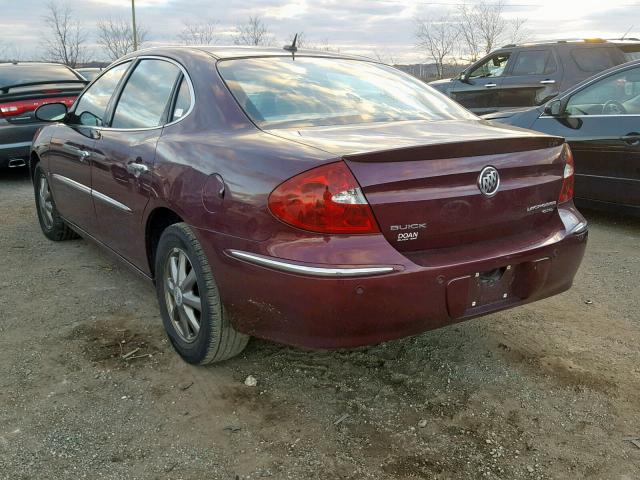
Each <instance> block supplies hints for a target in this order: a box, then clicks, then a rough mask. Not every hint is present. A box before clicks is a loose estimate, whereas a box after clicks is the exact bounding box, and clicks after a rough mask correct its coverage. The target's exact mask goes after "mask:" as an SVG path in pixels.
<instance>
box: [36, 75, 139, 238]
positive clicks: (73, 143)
mask: <svg viewBox="0 0 640 480" xmlns="http://www.w3.org/2000/svg"><path fill="white" fill-rule="evenodd" d="M129 64H130V62H126V63H123V64H120V65H118V66H116V67H113V68H112V69H110V70H108V71H106V72H105V73H104V74H103V75H102V77H100V79H98V80H97V81H96V82H95V83H94V84H93V85H91V87H89V88H88V89H87V90H86V91H85V92H84V93H83V94H82V95H81V96H80V98H79V100H78V101H77V102H76V104H75V107H74V108H73V110H72V111H71V112H70V113H69V115H67V118H66V119H65V123H63V124H60V125H59V126H58V127H56V129H55V130H54V132H53V135H52V138H51V147H50V151H49V155H48V158H49V160H48V161H49V172H50V173H51V182H50V183H51V188H52V193H53V197H54V199H55V201H56V207H57V208H58V210H59V212H60V214H61V215H62V216H63V217H64V218H65V219H67V220H68V221H69V222H71V223H73V224H75V225H77V226H78V227H80V228H82V229H83V230H85V231H87V232H89V233H91V234H93V233H95V229H96V225H95V212H94V208H93V200H92V195H91V163H92V161H93V156H94V150H95V143H96V138H97V137H98V136H99V130H97V128H99V127H101V126H102V125H103V120H104V116H105V114H106V111H107V105H108V104H109V100H110V99H111V96H112V95H113V92H114V91H115V90H116V88H117V86H118V84H119V82H120V80H121V79H122V77H123V76H124V73H125V72H126V70H127V67H128V66H129Z"/></svg>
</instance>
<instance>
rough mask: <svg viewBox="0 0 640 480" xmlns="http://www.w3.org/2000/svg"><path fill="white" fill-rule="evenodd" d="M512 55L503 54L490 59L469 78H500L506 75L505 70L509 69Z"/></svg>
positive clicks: (472, 72) (474, 70)
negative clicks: (508, 64) (508, 65)
mask: <svg viewBox="0 0 640 480" xmlns="http://www.w3.org/2000/svg"><path fill="white" fill-rule="evenodd" d="M509 57H510V54H508V53H501V54H499V55H494V56H492V57H490V58H489V59H488V60H487V61H486V62H484V63H482V64H480V66H478V67H476V68H474V69H473V70H472V71H471V73H470V74H469V78H489V77H499V76H501V75H502V74H503V73H504V69H505V68H507V63H508V62H509Z"/></svg>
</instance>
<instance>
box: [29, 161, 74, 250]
mask: <svg viewBox="0 0 640 480" xmlns="http://www.w3.org/2000/svg"><path fill="white" fill-rule="evenodd" d="M33 178H34V182H33V187H34V189H35V194H36V210H37V211H38V221H39V222H40V228H41V229H42V233H44V236H45V237H47V238H48V239H49V240H53V241H54V242H60V241H62V240H70V239H72V238H77V237H78V235H77V234H76V233H75V232H74V231H73V230H71V228H69V226H68V225H67V224H66V223H65V222H64V220H63V219H62V217H60V214H59V213H58V209H57V208H56V204H55V202H54V200H53V196H52V195H51V188H50V187H49V179H48V178H47V174H46V173H45V172H44V170H43V169H42V167H41V166H40V165H37V166H36V169H35V171H34V175H33Z"/></svg>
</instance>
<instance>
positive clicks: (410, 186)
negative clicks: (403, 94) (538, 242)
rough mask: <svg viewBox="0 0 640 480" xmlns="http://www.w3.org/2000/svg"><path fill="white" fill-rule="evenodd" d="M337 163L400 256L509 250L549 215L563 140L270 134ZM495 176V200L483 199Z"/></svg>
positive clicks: (496, 132) (463, 129) (420, 132)
mask: <svg viewBox="0 0 640 480" xmlns="http://www.w3.org/2000/svg"><path fill="white" fill-rule="evenodd" d="M274 132H275V133H276V134H278V135H280V136H285V137H287V138H290V139H292V140H293V139H295V140H296V141H299V142H301V143H305V144H308V145H312V146H316V147H318V148H323V149H325V150H327V151H330V152H331V153H335V154H336V155H339V156H341V157H342V158H343V159H344V160H345V162H346V163H347V165H348V166H349V168H350V169H351V171H352V172H353V174H354V176H355V177H356V179H357V180H358V182H359V183H360V185H361V187H362V191H363V193H364V195H365V196H366V198H367V200H368V202H369V204H370V205H371V208H372V210H373V213H374V215H375V217H376V220H377V221H378V224H379V226H380V229H381V231H382V233H383V234H384V236H385V237H386V238H387V240H388V241H389V242H390V243H391V244H392V245H393V246H394V247H395V248H396V249H398V250H399V251H402V252H412V251H420V250H427V249H439V248H449V247H454V246H464V245H469V244H472V243H478V242H484V241H495V240H498V241H508V238H509V237H510V236H514V235H521V234H522V233H523V232H530V233H531V235H532V236H535V235H537V234H536V231H537V230H539V229H541V228H542V227H543V226H545V225H547V224H548V223H549V222H558V219H557V215H554V214H553V213H554V211H555V208H556V201H557V199H558V194H559V192H560V188H561V185H562V177H563V170H564V163H563V160H562V158H561V152H562V143H563V140H562V139H561V138H558V137H550V136H546V135H542V134H536V133H534V132H530V131H527V130H522V129H516V128H510V127H507V128H504V127H501V126H496V125H492V124H491V123H488V122H482V121H478V122H468V121H467V122H456V121H454V122H450V121H447V122H396V123H392V124H382V125H380V124H376V125H367V126H363V125H357V126H346V127H344V126H341V127H326V128H324V127H323V128H312V129H305V130H299V131H290V130H287V131H282V130H278V131H274ZM485 167H493V168H495V169H496V170H497V172H498V175H499V177H500V186H499V188H498V191H497V192H496V193H495V194H494V195H491V196H488V195H485V194H483V193H482V192H481V190H480V188H479V184H478V180H479V176H480V173H481V171H482V170H483V169H484V168H485Z"/></svg>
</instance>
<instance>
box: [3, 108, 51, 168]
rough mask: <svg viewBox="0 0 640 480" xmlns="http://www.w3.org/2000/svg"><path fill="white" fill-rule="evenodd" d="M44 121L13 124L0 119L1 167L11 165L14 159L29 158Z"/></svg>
mask: <svg viewBox="0 0 640 480" xmlns="http://www.w3.org/2000/svg"><path fill="white" fill-rule="evenodd" d="M42 125H43V124H42V123H30V124H25V125H13V124H10V123H9V122H7V121H6V120H2V119H0V168H6V167H8V166H9V161H10V160H12V159H22V160H25V161H27V160H28V159H29V150H30V148H31V143H32V141H33V136H34V135H35V133H36V131H37V130H38V128H40V127H41V126H42Z"/></svg>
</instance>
